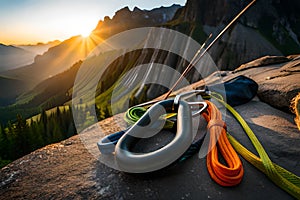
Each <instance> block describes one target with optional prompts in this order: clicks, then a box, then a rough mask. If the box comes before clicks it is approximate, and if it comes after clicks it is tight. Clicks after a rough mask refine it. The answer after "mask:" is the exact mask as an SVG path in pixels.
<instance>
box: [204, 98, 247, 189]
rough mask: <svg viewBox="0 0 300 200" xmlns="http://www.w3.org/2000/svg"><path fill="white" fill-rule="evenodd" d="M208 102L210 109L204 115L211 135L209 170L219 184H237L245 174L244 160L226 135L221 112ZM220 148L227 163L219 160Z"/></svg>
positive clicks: (208, 157) (207, 160)
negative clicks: (242, 160)
mask: <svg viewBox="0 0 300 200" xmlns="http://www.w3.org/2000/svg"><path fill="white" fill-rule="evenodd" d="M206 103H207V104H208V109H207V110H206V112H204V113H203V114H202V115H203V117H204V118H205V120H206V121H207V123H208V125H207V129H208V131H209V136H210V142H209V149H210V151H209V152H208V154H207V159H206V164H207V169H208V172H209V174H210V176H211V178H212V179H213V180H214V181H215V182H217V183H218V184H220V185H222V186H235V185H237V184H239V183H240V182H241V180H242V178H243V175H244V169H243V165H242V162H241V160H240V158H239V157H238V155H237V153H236V152H235V150H234V148H233V147H232V146H231V144H230V142H229V141H228V139H227V137H226V124H225V122H224V121H223V120H222V114H221V112H220V111H219V110H218V108H217V107H216V106H215V105H214V104H213V103H211V102H209V101H207V102H206ZM216 144H217V145H216ZM218 150H219V152H220V154H221V155H222V156H223V158H224V160H225V162H226V165H224V164H222V163H221V162H220V161H219V157H218Z"/></svg>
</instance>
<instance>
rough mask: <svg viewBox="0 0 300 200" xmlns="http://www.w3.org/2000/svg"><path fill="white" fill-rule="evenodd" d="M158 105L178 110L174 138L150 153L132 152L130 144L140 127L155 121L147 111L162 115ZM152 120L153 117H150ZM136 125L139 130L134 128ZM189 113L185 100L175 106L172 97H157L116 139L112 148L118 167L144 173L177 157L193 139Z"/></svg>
mask: <svg viewBox="0 0 300 200" xmlns="http://www.w3.org/2000/svg"><path fill="white" fill-rule="evenodd" d="M161 107H164V108H165V110H166V111H167V112H174V110H173V109H175V112H177V113H178V114H177V132H176V135H175V137H174V138H173V140H172V141H171V142H170V143H168V144H167V145H166V146H164V147H162V148H160V149H158V150H156V151H152V152H149V153H135V152H132V151H130V149H131V147H132V146H133V145H134V144H135V143H136V142H137V141H138V140H139V139H140V138H141V134H142V133H141V132H140V127H141V126H148V125H149V124H150V125H151V123H154V122H153V121H155V118H154V119H150V117H149V115H150V113H151V115H153V116H156V117H157V116H161V114H163V113H161V110H162V109H161ZM152 120H153V121H152ZM138 126H139V127H138ZM137 129H139V131H136V130H137ZM193 139H194V138H193V133H192V115H191V109H190V105H189V104H188V103H187V102H186V101H179V102H178V104H177V105H176V106H175V108H174V100H171V99H169V100H164V101H160V102H158V103H156V104H154V105H153V106H151V107H150V109H148V110H147V112H146V113H145V114H144V115H143V116H142V117H141V118H140V119H139V120H138V121H137V123H135V124H134V125H133V126H132V127H131V128H130V129H129V130H128V131H127V132H126V133H125V134H124V135H123V136H122V137H121V138H120V140H119V141H118V143H117V145H116V148H115V158H116V162H117V164H118V167H119V168H120V169H121V170H123V171H126V172H131V173H145V172H151V171H155V170H158V169H161V168H164V167H166V166H168V165H170V164H171V163H172V162H174V161H175V160H177V159H178V158H179V157H180V156H181V155H182V154H183V153H184V152H185V151H186V150H187V149H188V148H189V146H190V145H191V143H192V141H193Z"/></svg>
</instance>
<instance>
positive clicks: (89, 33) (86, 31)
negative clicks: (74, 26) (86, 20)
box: [80, 29, 92, 38]
mask: <svg viewBox="0 0 300 200" xmlns="http://www.w3.org/2000/svg"><path fill="white" fill-rule="evenodd" d="M91 32H92V31H91V30H88V29H86V30H82V31H81V33H80V35H81V36H82V37H84V38H88V37H89V36H90V35H91Z"/></svg>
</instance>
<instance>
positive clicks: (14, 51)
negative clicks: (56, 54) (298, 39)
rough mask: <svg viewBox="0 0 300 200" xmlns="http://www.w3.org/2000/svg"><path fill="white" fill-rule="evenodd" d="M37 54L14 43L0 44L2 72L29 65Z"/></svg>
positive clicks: (0, 69)
mask: <svg viewBox="0 0 300 200" xmlns="http://www.w3.org/2000/svg"><path fill="white" fill-rule="evenodd" d="M34 57H35V54H34V53H33V52H31V51H28V50H25V49H22V48H19V47H15V46H12V45H8V46H7V45H4V44H0V72H2V71H6V70H10V69H14V68H18V67H21V66H24V65H28V64H30V63H32V62H33V59H34Z"/></svg>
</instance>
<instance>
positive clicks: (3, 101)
mask: <svg viewBox="0 0 300 200" xmlns="http://www.w3.org/2000/svg"><path fill="white" fill-rule="evenodd" d="M0 85H1V88H0V89H1V90H0V107H1V106H6V105H10V104H13V103H15V99H16V98H17V95H18V94H19V93H20V92H21V91H23V90H24V89H27V86H26V83H25V82H24V81H22V80H18V79H12V78H9V77H4V76H0Z"/></svg>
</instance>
